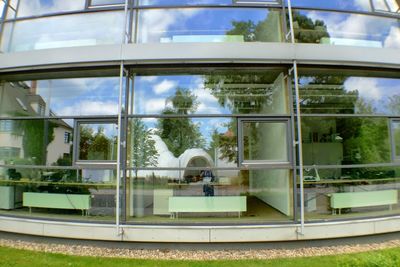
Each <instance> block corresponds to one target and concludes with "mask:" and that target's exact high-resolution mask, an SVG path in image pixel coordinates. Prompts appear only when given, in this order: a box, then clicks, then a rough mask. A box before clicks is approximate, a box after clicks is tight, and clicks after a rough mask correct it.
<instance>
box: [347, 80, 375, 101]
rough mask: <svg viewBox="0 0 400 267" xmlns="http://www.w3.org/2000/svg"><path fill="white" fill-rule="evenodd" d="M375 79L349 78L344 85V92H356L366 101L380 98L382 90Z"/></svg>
mask: <svg viewBox="0 0 400 267" xmlns="http://www.w3.org/2000/svg"><path fill="white" fill-rule="evenodd" d="M378 83H379V80H378V79H376V78H364V77H351V78H349V79H347V80H346V82H345V83H344V85H345V90H346V91H358V93H359V95H360V97H362V98H364V99H368V100H379V99H381V98H382V88H380V86H379V85H378Z"/></svg>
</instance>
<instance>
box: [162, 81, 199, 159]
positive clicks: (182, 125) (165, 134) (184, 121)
mask: <svg viewBox="0 0 400 267" xmlns="http://www.w3.org/2000/svg"><path fill="white" fill-rule="evenodd" d="M167 101H168V102H170V103H171V104H172V107H167V108H165V109H164V110H163V112H162V114H163V115H187V114H189V113H192V112H194V111H195V110H196V108H197V105H198V103H197V101H196V96H195V95H193V94H192V93H191V92H190V91H189V90H186V89H182V88H177V90H176V92H175V95H174V96H172V97H170V98H168V100H167ZM158 129H159V131H158V134H159V136H160V137H161V138H162V139H163V141H164V142H165V144H166V145H167V147H168V149H169V150H170V151H171V152H172V153H173V154H174V156H175V157H178V156H180V155H181V154H182V153H183V152H185V150H187V149H189V148H203V147H204V145H205V141H204V139H203V137H202V136H201V133H200V129H199V127H198V126H197V125H196V124H195V123H193V122H192V121H191V120H190V118H187V117H183V118H160V119H158Z"/></svg>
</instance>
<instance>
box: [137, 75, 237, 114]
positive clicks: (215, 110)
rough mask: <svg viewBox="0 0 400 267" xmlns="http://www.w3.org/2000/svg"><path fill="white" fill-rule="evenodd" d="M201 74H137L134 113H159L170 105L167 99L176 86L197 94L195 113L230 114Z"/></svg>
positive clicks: (173, 92)
mask: <svg viewBox="0 0 400 267" xmlns="http://www.w3.org/2000/svg"><path fill="white" fill-rule="evenodd" d="M204 82H205V79H204V76H202V75H176V76H139V77H137V78H136V79H135V103H134V107H135V110H134V113H135V114H159V113H161V112H162V111H163V110H164V109H165V108H167V107H171V103H170V102H168V101H167V99H168V98H169V97H171V96H173V95H174V94H175V92H176V90H177V88H182V89H189V90H190V91H191V92H192V93H193V94H194V95H196V96H197V101H198V102H199V105H198V107H197V109H196V111H195V112H194V113H196V114H205V113H206V114H207V113H208V114H230V113H231V112H230V109H229V108H228V107H226V106H221V105H220V104H219V103H218V99H217V98H216V97H215V96H213V95H212V91H211V90H210V89H207V88H205V86H204Z"/></svg>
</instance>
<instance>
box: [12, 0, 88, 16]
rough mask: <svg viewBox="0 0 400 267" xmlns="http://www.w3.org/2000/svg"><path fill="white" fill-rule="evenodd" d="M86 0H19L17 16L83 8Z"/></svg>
mask: <svg viewBox="0 0 400 267" xmlns="http://www.w3.org/2000/svg"><path fill="white" fill-rule="evenodd" d="M84 8H85V0H72V1H65V0H46V1H40V0H19V4H18V11H17V17H29V16H40V15H44V14H50V13H59V12H68V11H75V10H83V9H84Z"/></svg>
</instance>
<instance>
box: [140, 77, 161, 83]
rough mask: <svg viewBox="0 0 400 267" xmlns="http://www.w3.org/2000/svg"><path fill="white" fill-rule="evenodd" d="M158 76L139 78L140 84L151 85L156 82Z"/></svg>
mask: <svg viewBox="0 0 400 267" xmlns="http://www.w3.org/2000/svg"><path fill="white" fill-rule="evenodd" d="M157 78H158V76H140V77H139V79H140V81H141V82H148V83H153V82H155V81H157Z"/></svg>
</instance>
